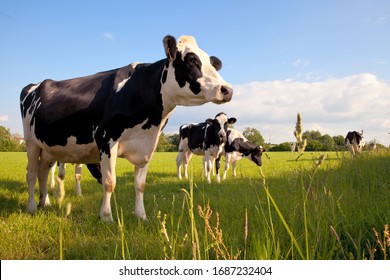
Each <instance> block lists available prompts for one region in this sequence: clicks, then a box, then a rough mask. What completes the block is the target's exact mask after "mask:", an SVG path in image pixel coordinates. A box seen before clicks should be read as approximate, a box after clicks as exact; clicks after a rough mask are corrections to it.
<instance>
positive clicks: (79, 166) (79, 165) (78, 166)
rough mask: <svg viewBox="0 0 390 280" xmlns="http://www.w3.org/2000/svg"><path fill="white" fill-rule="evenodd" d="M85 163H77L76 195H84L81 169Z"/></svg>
mask: <svg viewBox="0 0 390 280" xmlns="http://www.w3.org/2000/svg"><path fill="white" fill-rule="evenodd" d="M82 167H83V165H82V164H76V165H75V175H74V176H75V179H76V195H77V196H82V195H83V193H82V191H81V184H80V181H81V169H82Z"/></svg>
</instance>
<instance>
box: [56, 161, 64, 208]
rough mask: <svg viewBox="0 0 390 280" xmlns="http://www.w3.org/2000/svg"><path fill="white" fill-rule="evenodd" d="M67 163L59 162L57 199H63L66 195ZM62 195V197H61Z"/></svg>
mask: <svg viewBox="0 0 390 280" xmlns="http://www.w3.org/2000/svg"><path fill="white" fill-rule="evenodd" d="M65 169H66V163H63V162H58V175H57V182H58V185H57V189H56V193H57V200H58V199H59V200H62V198H63V197H64V196H65V188H64V180H65V174H66V171H65ZM60 197H61V198H60Z"/></svg>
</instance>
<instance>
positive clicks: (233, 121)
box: [228, 118, 237, 124]
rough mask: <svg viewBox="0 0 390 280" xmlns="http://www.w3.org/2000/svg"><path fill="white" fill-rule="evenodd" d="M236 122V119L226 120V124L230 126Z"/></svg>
mask: <svg viewBox="0 0 390 280" xmlns="http://www.w3.org/2000/svg"><path fill="white" fill-rule="evenodd" d="M236 121H237V119H236V118H229V119H228V123H230V124H234V123H235V122H236Z"/></svg>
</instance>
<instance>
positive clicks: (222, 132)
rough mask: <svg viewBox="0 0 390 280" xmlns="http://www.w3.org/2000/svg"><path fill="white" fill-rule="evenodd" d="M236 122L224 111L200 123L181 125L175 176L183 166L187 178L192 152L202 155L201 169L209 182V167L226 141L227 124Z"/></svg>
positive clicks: (179, 176) (179, 175) (210, 167)
mask: <svg viewBox="0 0 390 280" xmlns="http://www.w3.org/2000/svg"><path fill="white" fill-rule="evenodd" d="M235 122H236V118H233V117H232V118H228V117H227V116H226V114H225V113H219V114H217V115H216V116H215V118H214V119H207V120H206V121H205V122H202V123H192V124H185V125H182V126H181V127H180V129H179V135H180V143H179V149H178V154H177V157H176V167H177V177H178V178H179V179H181V178H182V176H181V166H182V165H183V167H184V177H185V178H188V171H187V169H188V162H189V161H190V159H191V157H192V155H193V154H196V155H204V157H203V169H204V172H205V175H206V178H207V182H208V183H211V169H212V167H213V163H214V161H215V159H216V158H217V157H219V154H220V153H221V152H222V151H223V146H224V144H225V142H226V139H227V138H226V132H227V125H228V124H233V123H235Z"/></svg>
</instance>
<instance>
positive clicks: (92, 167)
mask: <svg viewBox="0 0 390 280" xmlns="http://www.w3.org/2000/svg"><path fill="white" fill-rule="evenodd" d="M57 165H58V175H57V180H58V187H57V192H58V191H60V186H61V183H62V182H63V181H64V179H65V173H66V172H65V168H66V163H63V162H58V163H57ZM82 166H83V165H82V164H81V163H77V164H75V172H74V173H75V180H76V188H75V190H76V195H77V196H82V190H81V182H80V181H81V170H82ZM87 167H88V170H89V171H90V172H91V174H92V175H93V176H94V177H95V178H96V180H97V181H98V182H99V183H100V184H101V183H102V174H101V171H100V164H88V165H87ZM55 170H56V165H55V164H54V165H53V166H52V167H51V169H50V174H51V176H50V188H51V189H53V188H54V186H55V174H54V173H55Z"/></svg>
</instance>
